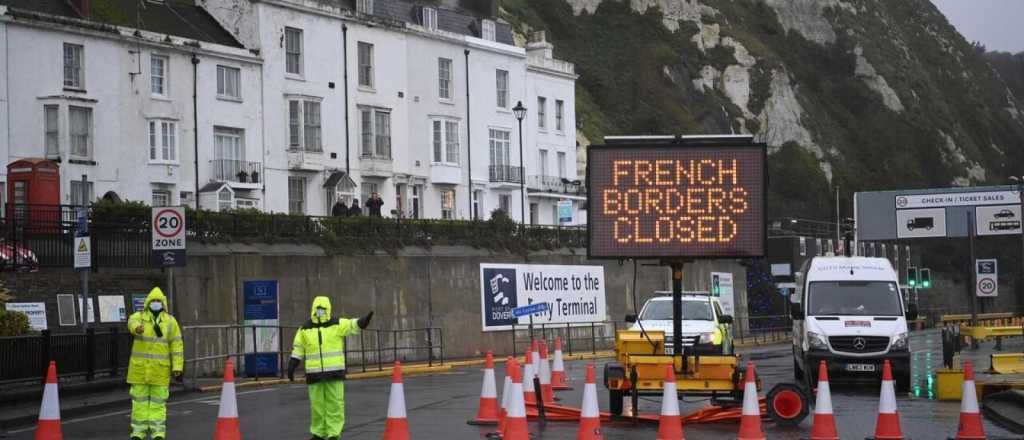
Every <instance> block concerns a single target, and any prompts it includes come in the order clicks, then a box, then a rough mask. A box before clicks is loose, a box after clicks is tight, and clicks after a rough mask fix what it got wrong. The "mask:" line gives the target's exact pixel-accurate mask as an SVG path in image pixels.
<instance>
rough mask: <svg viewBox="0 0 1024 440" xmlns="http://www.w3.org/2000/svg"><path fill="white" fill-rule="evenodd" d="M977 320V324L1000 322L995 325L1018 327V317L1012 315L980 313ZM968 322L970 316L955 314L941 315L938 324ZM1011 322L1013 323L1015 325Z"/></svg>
mask: <svg viewBox="0 0 1024 440" xmlns="http://www.w3.org/2000/svg"><path fill="white" fill-rule="evenodd" d="M977 319H978V321H979V322H980V321H986V322H987V321H996V320H1000V322H998V323H995V325H1019V324H1020V317H1019V316H1017V315H1016V314H1014V313H980V314H978V318H977ZM970 320H971V315H970V314H957V315H942V316H939V322H940V323H942V324H946V323H955V322H970ZM1001 320H1010V321H1007V322H1002V321H1001ZM1013 321H1015V323H1014V322H1013Z"/></svg>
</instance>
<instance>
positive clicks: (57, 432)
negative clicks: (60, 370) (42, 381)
mask: <svg viewBox="0 0 1024 440" xmlns="http://www.w3.org/2000/svg"><path fill="white" fill-rule="evenodd" d="M63 438H64V434H62V433H61V429H60V398H59V397H58V396H57V362H55V361H50V367H49V368H48V369H47V370H46V385H45V386H44V387H43V403H42V405H40V406H39V422H38V424H37V425H36V439H35V440H62V439H63Z"/></svg>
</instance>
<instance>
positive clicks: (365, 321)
mask: <svg viewBox="0 0 1024 440" xmlns="http://www.w3.org/2000/svg"><path fill="white" fill-rule="evenodd" d="M371 319H373V311H372V310H371V311H370V313H367V314H366V316H364V317H362V318H359V320H358V321H356V324H359V328H361V329H365V328H366V327H369V326H370V320H371Z"/></svg>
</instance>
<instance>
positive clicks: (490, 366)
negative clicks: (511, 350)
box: [467, 351, 498, 425]
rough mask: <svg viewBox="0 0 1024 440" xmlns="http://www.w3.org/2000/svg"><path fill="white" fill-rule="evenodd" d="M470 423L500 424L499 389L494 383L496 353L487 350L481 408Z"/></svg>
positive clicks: (481, 390) (481, 391)
mask: <svg viewBox="0 0 1024 440" xmlns="http://www.w3.org/2000/svg"><path fill="white" fill-rule="evenodd" d="M467 423H469V424H470V425H497V424H498V390H497V388H496V387H495V385H494V354H493V353H491V352H489V351H488V352H487V361H486V362H485V363H484V384H483V387H482V388H481V389H480V409H479V410H477V413H476V419H474V420H470V421H469V422H467Z"/></svg>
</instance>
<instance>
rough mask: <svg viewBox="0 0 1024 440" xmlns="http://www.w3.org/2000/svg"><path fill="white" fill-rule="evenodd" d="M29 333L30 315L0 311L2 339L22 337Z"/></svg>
mask: <svg viewBox="0 0 1024 440" xmlns="http://www.w3.org/2000/svg"><path fill="white" fill-rule="evenodd" d="M28 332H29V326H28V315H26V314H24V313H21V312H13V311H8V310H0V337H2V336H21V335H24V334H26V333H28Z"/></svg>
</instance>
